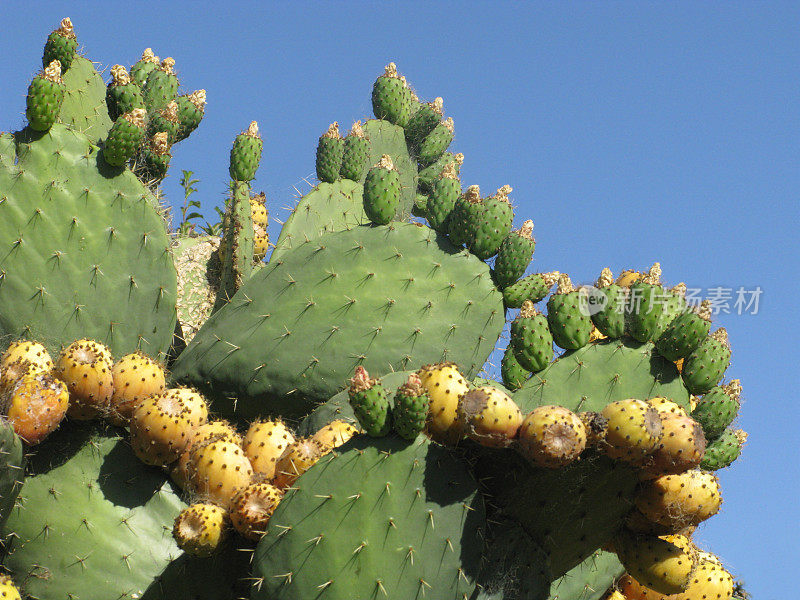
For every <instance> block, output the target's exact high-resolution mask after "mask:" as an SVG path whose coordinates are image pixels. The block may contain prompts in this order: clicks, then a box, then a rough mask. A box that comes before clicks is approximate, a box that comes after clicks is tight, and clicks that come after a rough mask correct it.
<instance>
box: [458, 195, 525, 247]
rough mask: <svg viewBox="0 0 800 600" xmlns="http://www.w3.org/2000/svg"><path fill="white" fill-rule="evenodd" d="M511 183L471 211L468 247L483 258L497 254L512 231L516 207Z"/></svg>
mask: <svg viewBox="0 0 800 600" xmlns="http://www.w3.org/2000/svg"><path fill="white" fill-rule="evenodd" d="M512 191H513V190H512V188H511V186H510V185H504V186H503V187H501V188H500V189H499V190H497V193H496V194H495V195H494V196H490V197H488V198H484V199H483V200H482V201H481V207H482V208H481V209H480V210H477V209H476V210H473V211H470V212H469V217H468V219H467V227H468V228H469V231H470V236H469V239H468V240H467V247H468V248H469V251H470V252H472V253H473V254H474V255H475V256H477V257H478V258H480V259H481V260H487V259H489V258H491V257H492V256H494V255H495V254H497V251H498V250H499V249H500V245H501V244H502V243H503V240H504V239H505V237H506V236H507V235H508V234H509V233H510V232H511V225H512V223H513V221H514V209H512V208H511V202H510V201H509V199H508V194H510V193H511V192H512Z"/></svg>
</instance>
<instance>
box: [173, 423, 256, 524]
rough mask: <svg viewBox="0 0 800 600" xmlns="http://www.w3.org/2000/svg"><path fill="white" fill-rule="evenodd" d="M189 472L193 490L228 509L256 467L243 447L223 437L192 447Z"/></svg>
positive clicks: (245, 485) (248, 483) (248, 481)
mask: <svg viewBox="0 0 800 600" xmlns="http://www.w3.org/2000/svg"><path fill="white" fill-rule="evenodd" d="M188 473H189V485H190V486H191V489H193V490H194V491H195V492H196V493H197V494H198V495H199V496H200V497H201V498H205V499H207V500H210V501H211V502H216V503H217V504H219V505H220V506H224V507H225V508H228V507H229V506H230V503H231V501H232V500H233V498H234V497H235V496H236V494H238V493H239V490H241V489H243V488H245V487H247V486H248V485H250V482H251V480H252V479H253V467H252V466H251V465H250V461H249V460H248V459H247V456H245V454H244V450H242V447H241V446H239V444H236V443H233V442H230V441H227V440H225V439H224V438H223V437H212V438H211V439H210V440H208V441H206V442H203V443H202V444H197V445H195V446H193V447H192V450H191V451H190V453H189V467H188Z"/></svg>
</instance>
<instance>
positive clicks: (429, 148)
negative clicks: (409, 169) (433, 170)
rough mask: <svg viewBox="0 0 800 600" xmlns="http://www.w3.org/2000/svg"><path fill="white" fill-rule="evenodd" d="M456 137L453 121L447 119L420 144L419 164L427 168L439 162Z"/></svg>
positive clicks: (418, 151)
mask: <svg viewBox="0 0 800 600" xmlns="http://www.w3.org/2000/svg"><path fill="white" fill-rule="evenodd" d="M454 135H455V134H454V129H453V119H450V118H448V119H445V120H444V121H442V122H441V123H439V124H438V125H437V126H436V127H434V128H433V131H431V132H430V133H429V134H428V135H427V136H425V139H423V140H422V141H421V142H420V144H419V148H418V149H417V160H418V161H419V164H420V165H422V166H423V167H426V166H428V165H432V164H433V163H435V162H436V161H437V160H439V159H440V158H441V157H442V155H443V154H444V151H445V150H447V148H448V147H449V146H450V144H451V143H452V141H453V136H454Z"/></svg>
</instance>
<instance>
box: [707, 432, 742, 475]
mask: <svg viewBox="0 0 800 600" xmlns="http://www.w3.org/2000/svg"><path fill="white" fill-rule="evenodd" d="M746 439H747V434H746V433H744V432H743V431H742V430H741V429H738V430H734V429H726V430H725V431H723V432H722V435H720V436H719V437H718V438H717V439H715V440H714V441H713V442H711V443H709V444H708V445H707V446H706V452H705V454H703V460H701V461H700V468H701V469H705V470H706V471H718V470H719V469H724V468H725V467H727V466H730V464H731V463H733V461H735V460H736V459H737V458H739V456H740V455H741V453H742V446H743V445H744V442H745V440H746Z"/></svg>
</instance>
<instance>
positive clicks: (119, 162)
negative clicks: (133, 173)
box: [103, 108, 146, 167]
mask: <svg viewBox="0 0 800 600" xmlns="http://www.w3.org/2000/svg"><path fill="white" fill-rule="evenodd" d="M145 114H146V113H145V110H144V109H143V108H134V109H133V110H131V111H130V112H127V113H125V114H124V115H121V116H120V117H119V118H118V119H117V120H116V121H115V122H114V125H113V126H112V127H111V130H110V131H109V132H108V137H107V138H106V142H105V146H104V147H103V158H104V159H105V161H106V162H107V163H108V164H109V165H111V166H112V167H121V166H123V165H124V164H125V163H126V162H128V160H129V159H131V158H132V157H133V155H134V154H136V150H138V149H139V146H140V145H141V143H142V141H143V140H144V127H145V122H144V119H145Z"/></svg>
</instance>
